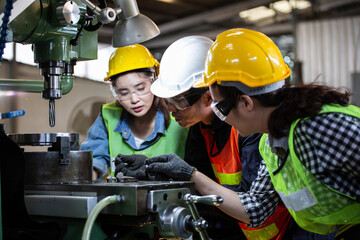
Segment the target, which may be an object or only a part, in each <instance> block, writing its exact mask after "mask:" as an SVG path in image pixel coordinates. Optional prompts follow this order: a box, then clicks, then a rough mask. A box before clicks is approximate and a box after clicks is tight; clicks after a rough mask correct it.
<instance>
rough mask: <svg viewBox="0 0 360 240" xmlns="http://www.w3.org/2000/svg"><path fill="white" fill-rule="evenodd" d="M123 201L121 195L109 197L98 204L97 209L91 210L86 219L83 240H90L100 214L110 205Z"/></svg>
mask: <svg viewBox="0 0 360 240" xmlns="http://www.w3.org/2000/svg"><path fill="white" fill-rule="evenodd" d="M121 201H123V197H122V196H120V195H113V196H108V197H106V198H104V199H102V200H101V201H100V202H98V203H97V204H96V205H95V207H94V208H93V209H92V210H91V212H90V214H89V216H88V218H87V219H86V223H85V227H84V231H83V234H82V237H81V240H89V239H90V235H91V230H92V228H93V226H94V223H95V219H96V217H97V216H98V215H99V213H100V212H101V211H102V210H103V209H104V208H105V207H106V206H107V205H109V204H112V203H116V202H119V203H120V202H121Z"/></svg>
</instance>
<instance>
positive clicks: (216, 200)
mask: <svg viewBox="0 0 360 240" xmlns="http://www.w3.org/2000/svg"><path fill="white" fill-rule="evenodd" d="M186 197H187V199H185V201H190V202H193V203H202V204H206V205H214V206H219V205H220V204H221V203H223V202H224V199H223V198H222V197H220V196H218V195H206V196H197V195H190V194H187V195H186Z"/></svg>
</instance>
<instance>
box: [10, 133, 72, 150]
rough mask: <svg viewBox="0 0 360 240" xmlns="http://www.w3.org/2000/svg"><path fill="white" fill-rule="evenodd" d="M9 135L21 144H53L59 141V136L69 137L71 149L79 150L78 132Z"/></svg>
mask: <svg viewBox="0 0 360 240" xmlns="http://www.w3.org/2000/svg"><path fill="white" fill-rule="evenodd" d="M7 136H8V137H9V138H10V139H11V140H12V141H13V142H15V143H16V144H18V145H19V146H52V145H53V144H54V143H56V142H57V141H58V140H57V138H58V137H68V138H69V142H70V150H79V134H78V133H25V134H7Z"/></svg>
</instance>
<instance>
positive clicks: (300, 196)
mask: <svg viewBox="0 0 360 240" xmlns="http://www.w3.org/2000/svg"><path fill="white" fill-rule="evenodd" d="M329 112H338V113H343V114H346V115H349V116H354V117H357V118H360V109H359V108H358V107H355V106H351V105H350V106H347V107H341V106H338V105H327V106H323V108H322V110H321V111H320V113H319V114H322V113H329ZM299 120H300V119H298V120H297V121H295V122H293V123H292V125H291V127H290V133H289V151H290V154H289V156H288V158H287V159H286V162H285V164H284V165H283V167H282V169H281V170H280V171H278V173H277V174H275V175H274V174H273V172H274V171H276V170H277V169H278V157H277V155H276V154H274V153H272V152H271V148H270V146H269V144H268V143H267V141H266V139H267V138H268V135H266V134H264V135H263V136H262V138H261V140H260V146H259V150H260V153H261V155H262V156H263V158H264V160H265V162H266V166H267V168H268V171H269V174H270V177H271V181H272V182H273V185H274V187H275V189H276V191H277V192H278V193H279V195H280V197H281V199H282V200H283V202H284V203H285V205H286V207H287V208H288V210H289V212H290V213H291V215H292V216H293V218H294V220H295V221H296V222H297V224H298V225H299V226H300V227H302V228H303V229H305V230H307V231H311V232H315V233H319V234H329V233H331V232H333V231H335V230H336V227H337V225H343V224H356V223H360V203H359V202H358V201H356V200H355V199H354V198H352V197H350V196H347V195H346V194H344V193H341V192H339V191H336V190H335V189H333V188H331V187H330V186H327V185H325V184H324V183H322V182H321V181H319V180H318V179H317V178H316V177H315V176H314V175H313V174H312V173H311V171H310V170H309V169H307V168H306V167H305V166H304V165H303V164H302V163H301V161H300V160H299V158H298V156H296V154H295V150H294V129H295V127H296V125H297V123H298V122H299Z"/></svg>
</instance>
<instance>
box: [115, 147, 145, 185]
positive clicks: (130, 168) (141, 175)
mask: <svg viewBox="0 0 360 240" xmlns="http://www.w3.org/2000/svg"><path fill="white" fill-rule="evenodd" d="M146 159H147V157H146V156H144V155H140V154H132V155H123V154H121V153H120V154H118V155H117V157H116V158H115V176H116V175H117V174H118V173H119V172H122V173H123V174H124V176H128V177H134V178H136V179H139V180H148V177H147V174H146V172H145V160H146Z"/></svg>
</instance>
